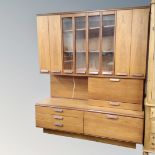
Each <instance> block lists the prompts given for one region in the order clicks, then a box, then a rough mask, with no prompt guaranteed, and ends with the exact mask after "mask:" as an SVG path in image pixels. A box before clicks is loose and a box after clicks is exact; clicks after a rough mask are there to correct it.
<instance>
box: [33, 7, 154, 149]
mask: <svg viewBox="0 0 155 155" xmlns="http://www.w3.org/2000/svg"><path fill="white" fill-rule="evenodd" d="M148 24H149V8H148V7H140V8H126V9H111V10H98V11H85V12H71V13H68V12H67V13H56V14H46V15H40V16H38V17H37V25H38V42H39V57H40V68H41V72H48V73H50V78H51V81H50V87H51V89H50V91H51V92H50V99H48V100H45V101H44V102H41V103H38V104H37V105H36V126H37V127H41V128H44V129H48V130H50V131H55V130H56V131H55V132H57V133H60V134H63V133H65V134H67V135H69V136H73V137H74V136H75V135H76V134H78V136H80V138H84V139H85V138H86V139H87V138H88V139H92V138H95V139H96V140H99V139H102V140H103V139H106V140H107V141H110V142H111V141H115V142H119V143H121V145H123V144H124V143H125V144H128V145H129V146H131V144H132V145H133V144H134V145H135V144H136V143H140V144H142V143H143V131H144V105H143V102H144V96H145V92H144V90H145V74H146V62H147V43H148ZM149 115H150V114H149ZM153 115H154V112H153ZM149 119H150V118H149ZM151 120H152V122H151V123H150V124H149V127H150V128H151V129H152V130H151V131H150V135H151V136H152V137H150V136H149V138H148V141H149V142H150V143H149V146H150V145H154V143H152V141H153V140H154V134H155V133H154V128H155V123H154V119H152V118H151ZM151 147H153V146H151Z"/></svg>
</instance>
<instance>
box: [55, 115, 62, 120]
mask: <svg viewBox="0 0 155 155" xmlns="http://www.w3.org/2000/svg"><path fill="white" fill-rule="evenodd" d="M53 118H54V119H57V120H63V117H62V116H58V115H54V116H53Z"/></svg>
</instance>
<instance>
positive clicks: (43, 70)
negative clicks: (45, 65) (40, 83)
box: [40, 69, 49, 73]
mask: <svg viewBox="0 0 155 155" xmlns="http://www.w3.org/2000/svg"><path fill="white" fill-rule="evenodd" d="M40 72H41V73H49V71H48V70H46V69H41V70H40Z"/></svg>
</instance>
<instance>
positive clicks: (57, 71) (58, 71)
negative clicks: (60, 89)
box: [52, 70, 61, 73]
mask: <svg viewBox="0 0 155 155" xmlns="http://www.w3.org/2000/svg"><path fill="white" fill-rule="evenodd" d="M60 72H61V71H60V70H55V71H52V73H60Z"/></svg>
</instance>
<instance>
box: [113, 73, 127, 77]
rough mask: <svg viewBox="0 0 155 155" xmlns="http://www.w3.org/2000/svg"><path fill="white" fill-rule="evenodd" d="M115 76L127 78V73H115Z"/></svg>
mask: <svg viewBox="0 0 155 155" xmlns="http://www.w3.org/2000/svg"><path fill="white" fill-rule="evenodd" d="M116 75H118V76H127V75H128V74H127V73H116Z"/></svg>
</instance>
